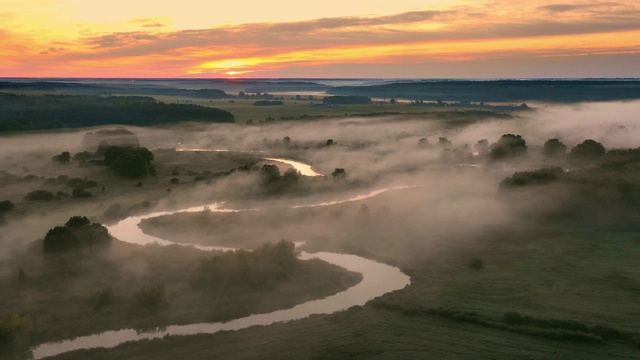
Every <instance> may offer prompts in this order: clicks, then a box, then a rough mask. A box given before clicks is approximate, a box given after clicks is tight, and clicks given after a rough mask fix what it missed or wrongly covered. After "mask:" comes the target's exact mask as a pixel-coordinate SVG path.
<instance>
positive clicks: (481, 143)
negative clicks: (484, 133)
mask: <svg viewBox="0 0 640 360" xmlns="http://www.w3.org/2000/svg"><path fill="white" fill-rule="evenodd" d="M473 149H474V150H475V151H477V152H478V156H487V155H488V154H489V141H488V140H487V139H482V140H478V142H477V143H476V144H475V145H473Z"/></svg>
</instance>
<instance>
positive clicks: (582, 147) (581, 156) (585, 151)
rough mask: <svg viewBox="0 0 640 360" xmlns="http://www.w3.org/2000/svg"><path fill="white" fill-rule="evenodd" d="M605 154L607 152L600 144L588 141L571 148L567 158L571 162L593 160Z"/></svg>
mask: <svg viewBox="0 0 640 360" xmlns="http://www.w3.org/2000/svg"><path fill="white" fill-rule="evenodd" d="M606 152H607V150H606V149H605V148H604V146H603V145H602V144H601V143H599V142H597V141H595V140H591V139H588V140H585V141H583V142H582V143H580V144H578V145H576V146H575V147H573V148H572V149H571V151H570V152H569V158H570V159H571V160H595V159H598V158H600V157H602V156H603V155H604V154H605V153H606Z"/></svg>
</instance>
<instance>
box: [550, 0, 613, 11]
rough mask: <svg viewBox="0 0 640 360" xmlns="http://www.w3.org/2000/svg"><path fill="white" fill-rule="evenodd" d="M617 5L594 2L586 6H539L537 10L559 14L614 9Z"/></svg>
mask: <svg viewBox="0 0 640 360" xmlns="http://www.w3.org/2000/svg"><path fill="white" fill-rule="evenodd" d="M619 5H620V3H615V2H595V3H586V4H551V5H544V6H540V7H539V9H540V10H544V11H548V12H552V13H561V12H569V11H575V10H587V9H594V8H599V7H603V6H607V7H612V6H613V7H615V6H619Z"/></svg>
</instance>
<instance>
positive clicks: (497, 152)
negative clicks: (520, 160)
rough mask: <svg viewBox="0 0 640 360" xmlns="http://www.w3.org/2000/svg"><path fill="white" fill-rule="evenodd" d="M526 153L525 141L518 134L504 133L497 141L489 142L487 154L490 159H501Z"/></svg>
mask: <svg viewBox="0 0 640 360" xmlns="http://www.w3.org/2000/svg"><path fill="white" fill-rule="evenodd" d="M526 153H527V143H526V142H525V141H524V139H523V138H522V137H521V136H520V135H514V134H504V135H502V136H501V137H500V139H499V140H498V142H497V143H493V144H491V147H490V148H489V156H490V157H491V159H492V160H503V159H509V158H514V157H517V156H521V155H524V154H526Z"/></svg>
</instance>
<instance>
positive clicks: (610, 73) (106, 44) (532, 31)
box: [0, 0, 640, 78]
mask: <svg viewBox="0 0 640 360" xmlns="http://www.w3.org/2000/svg"><path fill="white" fill-rule="evenodd" d="M0 39H2V46H1V47H0V77H230V76H241V77H369V78H404V77H412V78H500V77H510V78H536V77H640V1H637V0H625V1H591V0H584V1H563V0H558V1H549V0H541V1H535V2H532V1H523V0H511V1H505V0H493V1H492V0H486V1H465V0H459V1H455V0H448V1H447V0H436V1H425V0H395V1H389V0H366V1H364V0H351V1H344V0H342V1H337V0H323V2H320V3H313V2H311V3H310V2H304V1H299V0H297V1H290V0H270V1H254V0H244V1H236V2H230V1H224V2H223V1H219V0H209V1H199V0H180V1H169V0H154V1H152V2H149V1H146V0H145V1H143V0H109V1H107V0H91V1H87V0H20V1H15V0H0Z"/></svg>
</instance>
